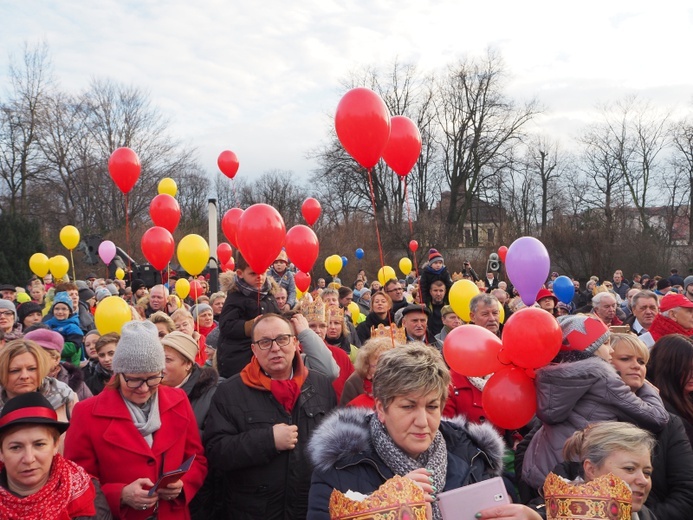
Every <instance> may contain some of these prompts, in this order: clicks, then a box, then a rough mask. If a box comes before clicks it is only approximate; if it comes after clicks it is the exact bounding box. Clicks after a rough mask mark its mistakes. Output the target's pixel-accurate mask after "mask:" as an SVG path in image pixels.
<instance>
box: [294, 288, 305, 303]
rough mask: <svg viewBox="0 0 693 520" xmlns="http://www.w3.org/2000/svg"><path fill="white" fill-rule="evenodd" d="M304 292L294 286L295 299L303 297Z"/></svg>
mask: <svg viewBox="0 0 693 520" xmlns="http://www.w3.org/2000/svg"><path fill="white" fill-rule="evenodd" d="M305 294H306V293H304V292H303V291H302V290H301V289H299V288H298V287H296V301H299V300H300V299H301V298H303V296H304V295H305Z"/></svg>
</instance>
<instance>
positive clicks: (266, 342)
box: [254, 334, 294, 350]
mask: <svg viewBox="0 0 693 520" xmlns="http://www.w3.org/2000/svg"><path fill="white" fill-rule="evenodd" d="M293 337H294V335H293V334H279V336H277V337H276V338H260V339H259V340H257V341H255V342H254V343H255V344H256V345H257V348H259V349H260V350H268V349H270V348H272V343H276V344H277V346H278V347H286V346H288V345H289V343H291V338H293Z"/></svg>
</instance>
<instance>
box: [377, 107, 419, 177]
mask: <svg viewBox="0 0 693 520" xmlns="http://www.w3.org/2000/svg"><path fill="white" fill-rule="evenodd" d="M390 124H391V126H392V129H391V130H390V139H388V141H387V146H386V147H385V150H383V159H384V160H385V162H386V163H387V165H388V166H389V167H390V168H392V171H394V172H395V173H396V174H397V175H399V176H400V177H406V176H407V175H408V174H409V172H410V171H411V169H412V168H413V167H414V165H415V164H416V161H418V160H419V155H421V133H420V132H419V129H418V128H416V125H415V124H414V121H412V120H411V119H409V118H408V117H406V116H394V117H392V118H390Z"/></svg>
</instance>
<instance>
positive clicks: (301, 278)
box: [294, 271, 310, 292]
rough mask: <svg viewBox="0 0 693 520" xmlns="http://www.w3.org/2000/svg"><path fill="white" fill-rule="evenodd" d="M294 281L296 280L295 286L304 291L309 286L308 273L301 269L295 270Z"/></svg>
mask: <svg viewBox="0 0 693 520" xmlns="http://www.w3.org/2000/svg"><path fill="white" fill-rule="evenodd" d="M294 282H296V288H297V289H299V290H300V291H301V292H306V291H307V290H308V288H309V287H310V273H304V272H303V271H296V274H295V275H294Z"/></svg>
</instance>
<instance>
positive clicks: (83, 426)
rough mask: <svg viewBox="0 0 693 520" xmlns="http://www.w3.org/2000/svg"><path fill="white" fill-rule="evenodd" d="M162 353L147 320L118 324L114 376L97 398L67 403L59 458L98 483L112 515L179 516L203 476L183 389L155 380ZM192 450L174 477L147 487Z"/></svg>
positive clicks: (170, 519) (162, 519) (139, 519)
mask: <svg viewBox="0 0 693 520" xmlns="http://www.w3.org/2000/svg"><path fill="white" fill-rule="evenodd" d="M163 368H164V351H163V347H162V346H161V343H160V342H159V339H158V337H157V329H156V326H155V325H154V324H152V323H150V322H145V321H142V322H129V323H126V324H125V325H124V326H123V328H122V335H121V338H120V341H119V342H118V348H117V349H116V353H115V355H114V357H113V373H114V377H113V379H112V380H111V382H109V384H108V386H107V387H106V388H105V389H104V391H103V392H101V393H100V394H99V395H98V396H96V397H93V398H91V399H87V400H86V401H82V402H81V403H78V405H77V406H75V409H74V412H73V416H72V421H73V425H74V427H73V428H71V429H70V431H69V433H68V435H67V437H66V439H65V456H66V458H68V459H70V460H72V461H74V462H76V463H77V464H79V465H81V466H82V467H83V468H84V469H86V470H87V471H88V472H89V473H90V474H91V475H93V476H94V477H97V478H98V479H99V481H100V482H101V487H102V489H103V492H104V495H106V499H107V500H108V504H109V506H110V507H111V511H112V513H113V516H114V518H127V519H136V520H145V519H146V518H150V517H156V518H158V519H159V520H178V519H180V520H186V519H189V518H190V513H189V511H188V504H189V503H190V501H191V500H192V498H193V497H194V496H195V493H197V490H198V489H199V488H200V486H201V485H202V482H203V481H204V478H205V475H206V474H207V460H206V459H205V456H204V453H203V449H202V444H201V442H200V435H199V433H198V428H197V422H196V421H195V415H194V414H193V411H192V408H191V407H190V402H189V401H188V398H187V396H186V395H185V393H184V392H183V391H182V390H180V389H177V388H168V387H165V386H160V383H161V380H162V375H161V371H162V370H163ZM193 455H195V459H194V461H193V463H192V466H191V467H190V469H189V470H188V471H187V472H186V473H185V474H184V475H183V476H182V477H180V479H179V480H176V481H175V482H173V483H170V484H168V485H167V486H166V487H162V488H159V489H158V490H157V491H155V492H153V493H152V494H151V496H150V493H149V491H150V489H151V488H152V487H153V486H154V485H155V483H156V481H157V480H158V478H159V477H160V476H161V475H162V474H163V473H167V472H170V471H173V470H175V469H177V468H178V467H180V466H181V465H182V464H183V462H185V461H186V460H187V459H188V458H190V457H191V456H193Z"/></svg>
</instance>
